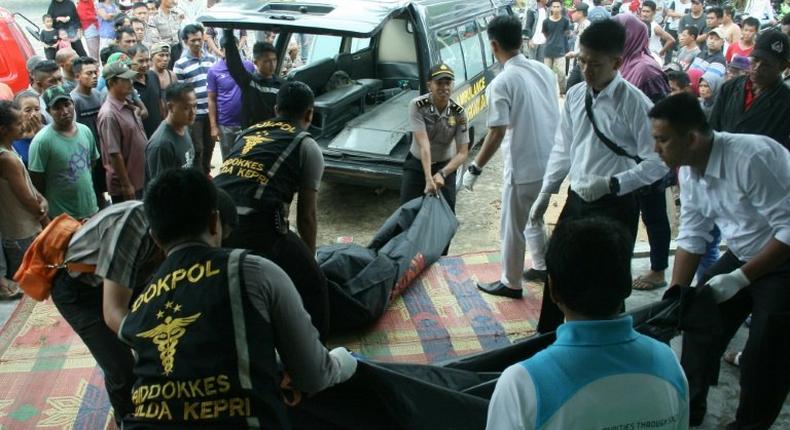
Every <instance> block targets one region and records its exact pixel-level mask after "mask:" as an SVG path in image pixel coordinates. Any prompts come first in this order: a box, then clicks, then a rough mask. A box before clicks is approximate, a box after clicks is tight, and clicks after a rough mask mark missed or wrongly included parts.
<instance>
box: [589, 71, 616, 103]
mask: <svg viewBox="0 0 790 430" xmlns="http://www.w3.org/2000/svg"><path fill="white" fill-rule="evenodd" d="M622 81H623V76H622V75H620V72H619V71H618V72H617V74H616V75H614V79H612V81H611V82H609V84H608V85H606V88H604V89H603V90H601V92H599V93H598V95H597V96H596V95H595V94H594V93H593V89H592V87H591V86H589V85H588V86H587V91H589V92H590V94H591V95H592V96H593V97H594V98H596V99H598V98H601V96H603V97H613V93H614V91H615V89H616V88H617V87H618V86H619V85H620V82H622Z"/></svg>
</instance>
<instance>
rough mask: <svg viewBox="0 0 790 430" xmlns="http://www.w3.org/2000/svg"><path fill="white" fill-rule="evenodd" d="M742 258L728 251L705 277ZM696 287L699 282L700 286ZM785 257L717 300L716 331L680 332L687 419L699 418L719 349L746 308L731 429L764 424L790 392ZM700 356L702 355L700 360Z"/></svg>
mask: <svg viewBox="0 0 790 430" xmlns="http://www.w3.org/2000/svg"><path fill="white" fill-rule="evenodd" d="M743 264H744V262H742V261H739V260H738V258H736V257H735V255H734V254H733V253H732V252H730V251H727V252H726V253H724V255H722V256H721V258H719V260H718V261H716V263H715V264H714V265H713V266H711V267H710V268H709V269H708V271H707V272H706V273H705V276H704V277H703V279H702V281H701V282H700V283H699V286H702V285H705V284H706V283H707V282H708V280H709V279H710V278H712V277H713V276H715V275H718V274H722V273H729V272H731V271H733V270H735V269H737V268H739V267H741V266H742V265H743ZM699 286H698V287H699ZM788 287H790V260H788V261H786V262H785V263H784V264H782V265H781V266H780V267H779V268H777V269H776V270H774V271H773V272H771V273H769V274H767V275H764V276H762V277H761V278H759V279H757V280H755V281H754V282H752V284H751V285H749V286H748V287H746V288H744V289H743V290H741V291H740V292H738V294H736V295H735V296H733V297H732V298H731V299H730V300H727V301H726V302H723V303H720V304H719V305H718V310H719V313H720V315H719V316H720V318H721V321H722V330H721V333H720V335H717V336H713V337H714V338H713V339H710V337H711V336H709V335H699V334H694V333H690V332H687V333H684V334H683V353H682V355H681V359H680V362H681V364H682V365H683V369H684V371H685V372H686V377H687V378H688V381H689V400H690V418H691V422H692V423H699V422H701V420H702V418H703V417H704V416H705V412H706V406H707V405H706V399H707V396H708V389H709V388H710V386H711V385H713V384H715V383H716V381H717V380H718V374H719V364H720V359H721V356H722V354H724V351H725V350H726V348H727V345H728V344H729V343H730V340H732V338H733V336H734V335H735V333H736V332H737V331H738V328H740V326H741V324H743V321H744V320H745V319H746V317H747V316H748V315H749V314H750V313H751V314H752V323H751V326H750V327H749V340H748V341H747V342H746V347H745V348H744V350H743V354H742V355H741V359H740V372H741V380H740V385H741V393H740V402H739V404H738V410H737V412H736V414H735V419H736V426H735V428H736V429H749V430H752V429H768V428H769V427H771V424H772V423H773V422H774V420H776V417H777V416H778V415H779V412H780V411H781V409H782V405H783V404H784V401H785V399H786V398H787V394H788V392H789V391H790V366H789V365H788V363H790V288H788ZM700 357H706V358H705V359H703V360H700V359H699V358H700Z"/></svg>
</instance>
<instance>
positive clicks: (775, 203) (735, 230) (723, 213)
mask: <svg viewBox="0 0 790 430" xmlns="http://www.w3.org/2000/svg"><path fill="white" fill-rule="evenodd" d="M679 180H680V231H679V233H678V239H677V241H678V246H679V247H681V248H683V249H685V250H686V251H688V252H691V253H694V254H704V253H705V245H706V242H709V241H710V240H712V237H711V236H710V231H711V230H712V229H713V224H714V223H715V224H716V225H718V226H719V229H720V230H721V235H722V238H723V239H725V240H726V241H727V247H728V248H729V249H730V251H732V253H733V254H735V256H736V257H738V259H739V260H741V261H745V262H748V261H749V260H751V259H752V258H754V257H755V256H756V255H757V254H759V253H760V251H761V250H762V249H763V247H765V245H766V244H767V243H768V242H769V241H770V240H771V238H775V239H776V240H778V241H780V242H782V243H784V244H786V245H790V152H788V151H787V149H785V148H784V147H783V146H782V145H780V144H779V143H777V142H776V141H774V140H773V139H771V138H769V137H765V136H758V135H753V134H731V133H714V138H713V147H712V149H711V153H710V156H709V157H708V164H707V166H706V167H705V173H704V174H703V175H702V176H700V175H699V174H698V173H697V172H696V171H695V170H694V169H692V168H691V167H689V166H683V167H681V168H680V172H679Z"/></svg>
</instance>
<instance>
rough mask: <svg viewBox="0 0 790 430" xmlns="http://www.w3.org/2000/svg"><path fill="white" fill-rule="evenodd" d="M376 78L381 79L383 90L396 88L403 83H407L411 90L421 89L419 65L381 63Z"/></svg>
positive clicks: (396, 62) (395, 62) (393, 62)
mask: <svg viewBox="0 0 790 430" xmlns="http://www.w3.org/2000/svg"><path fill="white" fill-rule="evenodd" d="M376 76H378V77H379V78H381V80H382V86H383V88H395V87H399V86H400V82H401V81H407V82H408V83H409V87H410V88H411V89H413V90H414V89H419V88H420V69H419V67H417V63H405V62H398V61H380V62H379V63H378V65H377V73H376Z"/></svg>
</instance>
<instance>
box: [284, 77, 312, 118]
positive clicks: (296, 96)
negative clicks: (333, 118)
mask: <svg viewBox="0 0 790 430" xmlns="http://www.w3.org/2000/svg"><path fill="white" fill-rule="evenodd" d="M314 103H315V95H314V94H313V90H311V89H310V87H309V86H307V84H305V83H304V82H299V81H292V82H288V83H287V84H285V85H283V86H282V87H280V90H279V91H278V92H277V109H278V110H279V111H280V112H281V113H282V114H283V115H285V116H287V117H290V118H298V117H300V116H302V115H304V113H305V112H307V110H308V109H310V108H311V107H313V104H314Z"/></svg>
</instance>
